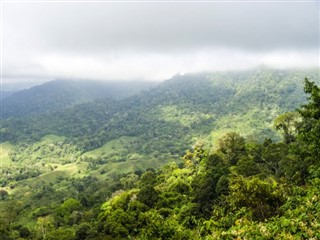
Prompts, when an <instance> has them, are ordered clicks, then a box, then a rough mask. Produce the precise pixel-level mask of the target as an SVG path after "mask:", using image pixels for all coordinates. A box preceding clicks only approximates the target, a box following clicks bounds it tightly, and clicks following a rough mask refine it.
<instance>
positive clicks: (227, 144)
mask: <svg viewBox="0 0 320 240" xmlns="http://www.w3.org/2000/svg"><path fill="white" fill-rule="evenodd" d="M219 150H220V152H222V153H223V154H224V156H225V160H226V161H227V163H229V164H231V165H235V164H236V163H237V161H238V160H239V159H240V158H241V156H242V155H243V154H244V153H245V139H244V138H243V137H242V136H240V135H239V134H238V133H235V132H230V133H227V134H226V135H224V136H223V137H222V138H221V139H219Z"/></svg>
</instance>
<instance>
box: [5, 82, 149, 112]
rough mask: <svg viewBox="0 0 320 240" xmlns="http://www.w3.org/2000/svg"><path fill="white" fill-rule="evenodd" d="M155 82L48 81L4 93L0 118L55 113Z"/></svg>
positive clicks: (125, 92)
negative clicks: (10, 92)
mask: <svg viewBox="0 0 320 240" xmlns="http://www.w3.org/2000/svg"><path fill="white" fill-rule="evenodd" d="M154 85H155V84H154V83H152V82H120V83H117V82H97V81H72V80H55V81H50V82H47V83H44V84H42V85H40V86H35V87H32V88H29V89H25V90H20V91H17V92H14V93H12V94H9V93H6V92H3V93H2V95H3V99H2V112H1V118H9V117H17V116H18V117H19V116H26V115H34V114H40V113H48V112H54V111H57V110H61V109H64V108H67V107H72V106H74V105H76V104H79V103H85V102H91V101H93V100H96V99H122V98H126V97H128V96H130V95H133V94H136V93H138V92H139V91H141V90H146V89H148V88H149V87H152V86H154Z"/></svg>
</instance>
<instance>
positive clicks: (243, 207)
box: [0, 69, 320, 239]
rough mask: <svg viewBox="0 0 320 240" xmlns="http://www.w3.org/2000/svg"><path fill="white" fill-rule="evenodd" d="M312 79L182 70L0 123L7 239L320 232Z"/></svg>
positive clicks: (0, 232)
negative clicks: (118, 92) (122, 91)
mask: <svg viewBox="0 0 320 240" xmlns="http://www.w3.org/2000/svg"><path fill="white" fill-rule="evenodd" d="M304 76H308V77H309V78H310V79H312V80H315V79H318V78H317V72H316V70H314V71H305V72H304V71H275V70H270V69H257V70H254V71H250V72H240V73H239V72H238V73H220V74H214V75H213V74H195V75H186V76H176V77H175V78H173V79H172V80H169V81H167V82H164V83H162V84H161V85H159V86H157V87H156V88H154V89H152V90H150V91H145V92H143V93H141V94H138V95H135V96H132V97H129V98H127V99H123V100H112V101H109V100H101V101H95V102H92V103H87V104H82V105H76V106H74V107H72V108H69V109H66V110H63V111H62V110H61V111H59V112H55V113H53V114H51V113H50V114H44V115H38V116H37V117H34V116H28V117H25V118H11V119H7V120H3V121H2V122H1V125H2V126H1V134H2V135H1V137H2V141H3V142H2V143H1V160H2V161H1V163H2V168H1V179H0V181H1V185H2V187H1V188H0V224H1V227H0V238H1V239H127V238H135V239H234V238H237V237H238V238H240V239H304V238H305V239H309V238H312V237H313V238H315V239H317V238H320V236H319V235H317V234H319V232H320V223H319V220H318V219H320V216H319V212H320V211H319V210H320V209H319V207H318V204H317V203H318V195H319V193H320V189H319V173H320V171H319V169H320V168H319V167H320V165H319V149H320V146H319V145H320V142H319V139H320V136H319V132H320V131H319V124H320V123H319V121H320V115H319V113H320V90H319V87H317V86H316V85H315V84H314V83H312V82H310V81H307V80H306V81H305V92H306V93H307V96H309V99H308V100H306V94H305V93H303V84H304V82H303V79H304ZM301 104H304V105H303V106H302V107H300V108H299V106H301ZM295 108H299V110H298V111H294V110H295ZM288 111H290V112H288ZM275 129H277V130H278V133H276V132H275ZM235 132H237V133H235ZM239 133H240V134H239ZM218 139H219V140H218ZM191 146H192V147H191ZM188 149H189V150H188ZM168 162H169V163H168ZM164 163H166V164H165V165H163V164H164ZM160 165H162V166H161V167H160V168H158V169H156V167H158V166H160Z"/></svg>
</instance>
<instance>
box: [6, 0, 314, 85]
mask: <svg viewBox="0 0 320 240" xmlns="http://www.w3.org/2000/svg"><path fill="white" fill-rule="evenodd" d="M1 7H2V8H1V12H2V14H1V28H2V29H1V33H2V34H1V44H2V49H1V50H2V51H1V57H2V81H3V82H19V81H20V82H23V81H43V80H52V79H61V78H63V79H97V80H117V79H119V80H122V79H125V80H128V79H133V80H134V79H139V80H142V79H143V80H163V79H168V78H170V77H171V76H173V75H175V74H177V73H180V74H184V73H189V72H201V71H224V70H242V69H247V68H252V67H256V66H259V65H267V66H270V67H275V68H293V67H302V68H305V67H317V66H319V46H320V40H319V25H320V23H319V14H320V13H319V9H320V8H319V2H318V1H301V2H297V1H295V2H293V1H227V2H223V1H212V2H208V1H202V2H201V1H200V2H199V1H198V2H192V1H188V2H187V1H185V2H181V1H180V2H177V1H176V2H173V1H171V2H169V1H164V2H161V1H154V2H141V1H140V2H137V1H136V2H130V1H122V2H112V1H109V2H97V1H96V2H94V1H92V2H85V1H82V2H79V1H78V2H75V1H68V2H62V1H60V2H54V1H50V0H48V1H43V2H41V1H29V2H27V1H18V2H15V0H10V1H9V0H3V1H2V4H1Z"/></svg>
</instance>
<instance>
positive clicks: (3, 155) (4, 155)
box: [0, 142, 14, 166]
mask: <svg viewBox="0 0 320 240" xmlns="http://www.w3.org/2000/svg"><path fill="white" fill-rule="evenodd" d="M13 148H14V146H13V145H12V144H11V143H9V142H3V143H1V144H0V166H5V165H9V164H11V163H12V161H11V159H10V157H9V153H10V152H11V151H12V150H13Z"/></svg>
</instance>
